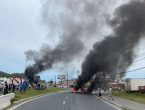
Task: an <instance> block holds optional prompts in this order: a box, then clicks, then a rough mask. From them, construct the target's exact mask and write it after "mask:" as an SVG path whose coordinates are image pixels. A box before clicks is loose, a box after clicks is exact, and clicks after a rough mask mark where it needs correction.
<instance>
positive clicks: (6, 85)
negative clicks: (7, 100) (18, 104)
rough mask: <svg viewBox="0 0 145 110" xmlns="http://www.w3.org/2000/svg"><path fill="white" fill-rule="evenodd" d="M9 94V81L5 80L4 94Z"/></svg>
mask: <svg viewBox="0 0 145 110" xmlns="http://www.w3.org/2000/svg"><path fill="white" fill-rule="evenodd" d="M6 94H8V83H7V81H5V84H4V86H3V95H6Z"/></svg>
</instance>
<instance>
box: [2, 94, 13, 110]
mask: <svg viewBox="0 0 145 110" xmlns="http://www.w3.org/2000/svg"><path fill="white" fill-rule="evenodd" d="M14 97H15V94H14V93H10V94H7V95H1V96H0V110H2V109H4V108H6V107H8V106H10V105H11V99H13V98H14Z"/></svg>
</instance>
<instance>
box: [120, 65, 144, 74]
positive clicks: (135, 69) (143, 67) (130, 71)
mask: <svg viewBox="0 0 145 110" xmlns="http://www.w3.org/2000/svg"><path fill="white" fill-rule="evenodd" d="M142 69H145V66H144V67H141V68H137V69H134V70H130V71H126V72H120V73H130V72H134V71H138V70H142Z"/></svg>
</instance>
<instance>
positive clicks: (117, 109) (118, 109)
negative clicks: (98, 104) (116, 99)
mask: <svg viewBox="0 0 145 110" xmlns="http://www.w3.org/2000/svg"><path fill="white" fill-rule="evenodd" d="M100 100H101V101H103V102H104V103H106V104H108V105H110V106H111V107H113V108H115V109H116V110H121V109H120V108H117V107H115V106H114V105H112V104H110V103H109V102H107V101H104V100H102V99H100Z"/></svg>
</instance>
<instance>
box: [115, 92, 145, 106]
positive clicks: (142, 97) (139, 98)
mask: <svg viewBox="0 0 145 110" xmlns="http://www.w3.org/2000/svg"><path fill="white" fill-rule="evenodd" d="M113 95H114V96H117V97H121V98H124V99H128V100H133V101H136V102H140V103H144V104H145V93H144V94H143V93H139V92H134V93H127V92H119V91H115V92H114V93H113Z"/></svg>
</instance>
